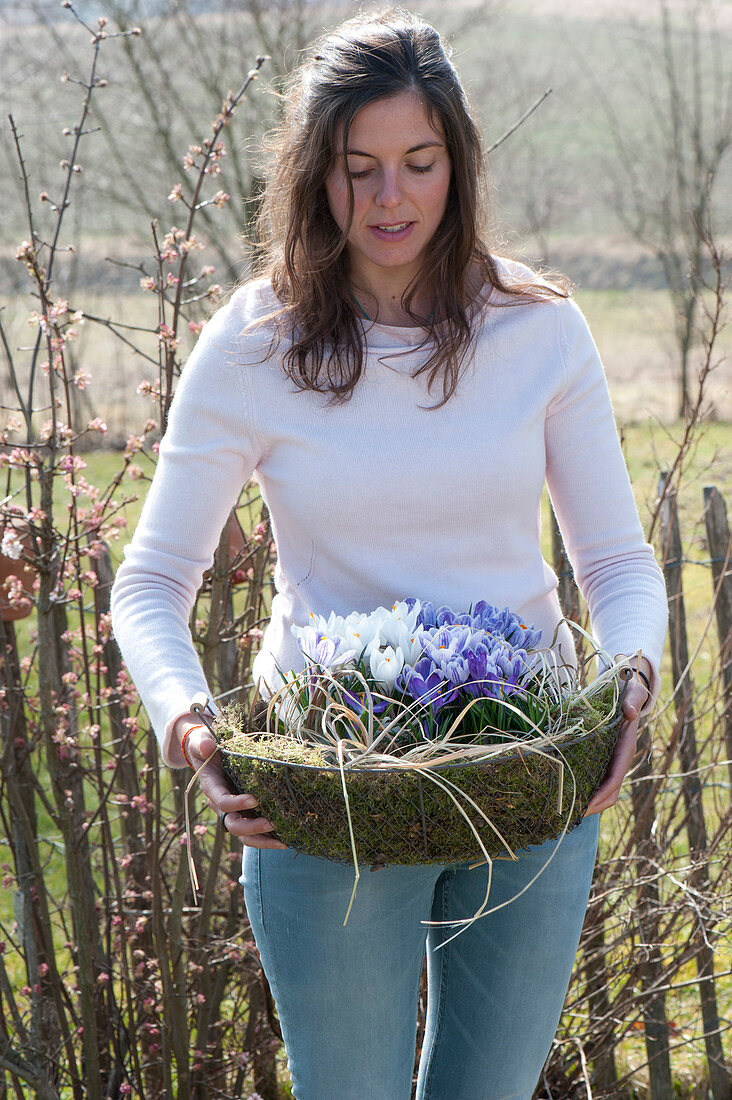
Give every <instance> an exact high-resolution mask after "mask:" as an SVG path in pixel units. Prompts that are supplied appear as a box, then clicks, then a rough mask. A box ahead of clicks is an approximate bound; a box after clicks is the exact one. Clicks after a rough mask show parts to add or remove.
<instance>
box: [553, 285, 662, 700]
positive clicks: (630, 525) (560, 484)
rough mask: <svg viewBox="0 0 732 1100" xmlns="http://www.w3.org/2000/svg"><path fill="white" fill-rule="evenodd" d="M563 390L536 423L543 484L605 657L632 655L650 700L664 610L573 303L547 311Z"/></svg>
mask: <svg viewBox="0 0 732 1100" xmlns="http://www.w3.org/2000/svg"><path fill="white" fill-rule="evenodd" d="M557 314H558V316H559V327H560V343H561V351H562V357H563V361H564V366H565V385H564V387H563V389H562V392H560V393H558V394H557V396H556V397H555V398H554V400H553V401H552V402H551V404H550V406H549V409H548V413H547V418H546V423H545V441H546V480H547V485H548V488H549V493H550V496H551V500H552V505H553V507H554V510H555V513H556V516H557V521H558V523H559V527H560V530H561V532H562V537H563V539H564V544H565V547H566V550H567V555H568V557H569V560H570V562H571V564H572V568H573V570H574V575H575V579H576V581H577V585H578V587H579V589H580V592H581V593H582V595H583V597H584V599H585V600H586V602H587V606H588V609H589V612H590V619H591V622H592V629H593V632H594V635H595V637H596V638H597V639H598V641H599V643H600V645H601V646H602V647H603V649H604V650H606V651H607V652H608V653H609V654H610V656H611V657H614V656H615V655H617V654H620V653H626V654H632V653H635V652H636V651H637V650H639V649H640V650H642V652H643V655H644V656H645V657H646V658H647V659H648V661H649V662H650V664H651V667H652V673H653V675H652V678H651V690H652V694H653V697H654V698H655V697H656V695H657V694H658V690H659V686H660V677H659V669H660V664H661V654H662V651H663V643H664V639H665V636H666V626H667V620H668V609H667V603H666V589H665V584H664V579H663V574H662V572H661V570H660V568H659V566H658V564H657V562H656V560H655V557H654V553H653V549H652V547H651V546H650V545H649V544H648V543H647V542H646V541H645V539H644V535H643V530H642V527H641V524H640V520H639V518H638V512H637V510H636V507H635V501H634V499H633V491H632V489H631V486H630V481H629V478H628V473H627V470H626V467H625V461H624V459H623V454H622V450H621V447H620V441H619V439H618V434H617V430H616V427H615V421H614V418H613V412H612V406H611V404H610V396H609V393H608V389H607V384H606V381H605V374H604V371H603V368H602V364H601V362H600V357H599V355H598V352H597V348H596V347H595V344H594V341H593V339H592V336H591V335H590V332H589V329H588V327H587V323H586V321H585V319H584V317H583V315H582V313H581V312H580V310H579V308H578V306H577V305H576V304H575V303H574V302H572V301H571V300H570V301H565V302H561V303H558V304H557Z"/></svg>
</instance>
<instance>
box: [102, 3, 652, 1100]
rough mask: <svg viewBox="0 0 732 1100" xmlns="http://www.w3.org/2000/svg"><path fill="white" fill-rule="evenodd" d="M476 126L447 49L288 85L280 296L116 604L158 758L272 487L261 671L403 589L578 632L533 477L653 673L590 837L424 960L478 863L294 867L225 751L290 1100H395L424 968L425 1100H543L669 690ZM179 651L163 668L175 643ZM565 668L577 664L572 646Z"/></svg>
mask: <svg viewBox="0 0 732 1100" xmlns="http://www.w3.org/2000/svg"><path fill="white" fill-rule="evenodd" d="M483 178H484V177H483V167H482V162H481V152H480V140H479V136H478V131H477V128H476V126H475V124H474V122H473V121H472V119H471V118H470V115H469V113H468V110H467V107H466V100H465V94H464V92H463V90H462V88H461V86H460V83H459V80H458V77H457V74H456V73H455V70H454V69H453V67H452V65H451V64H450V62H449V60H448V59H447V57H446V55H445V51H444V49H443V46H442V44H441V42H440V40H439V37H438V35H437V34H436V32H435V31H434V30H433V29H432V28H431V27H429V26H428V25H427V24H425V23H424V22H423V21H422V20H420V19H418V18H416V17H413V16H411V15H408V14H405V13H390V14H387V15H384V16H382V17H377V18H371V19H356V20H352V21H350V22H348V23H346V24H344V26H343V27H341V28H340V29H339V31H337V32H336V33H335V34H333V35H331V36H329V37H328V38H327V39H326V40H325V41H324V42H323V43H322V44H321V45H320V52H319V53H317V54H316V55H315V56H313V57H312V58H311V59H310V60H308V61H307V62H306V63H305V64H304V65H303V67H302V69H301V70H300V72H299V73H298V74H297V77H296V81H295V83H294V85H293V88H292V89H291V92H290V98H289V107H288V112H287V117H286V119H285V122H284V125H283V127H282V130H281V132H280V134H279V140H278V143H277V146H276V150H275V159H274V166H273V170H272V173H271V175H270V178H269V180H268V183H267V188H266V192H265V198H264V205H263V212H262V226H263V227H264V229H265V231H266V233H267V234H268V239H269V242H270V243H269V247H268V252H267V259H266V263H265V265H264V267H263V277H261V278H259V279H257V280H255V281H253V282H249V283H247V284H246V285H244V286H243V287H241V288H239V289H238V290H237V291H236V293H235V294H234V295H233V297H232V298H231V300H230V301H229V302H228V303H227V305H226V306H225V307H223V308H222V309H220V310H219V311H218V312H217V313H216V315H215V316H214V317H213V318H212V319H211V320H210V321H209V322H208V324H207V325H206V327H205V328H204V330H203V332H202V335H201V337H200V339H199V341H198V344H197V345H196V348H195V349H194V351H193V353H192V355H191V357H190V359H189V361H188V364H187V366H186V368H185V371H184V374H183V377H182V380H181V383H180V386H179V388H178V392H177V395H176V398H175V401H174V403H173V409H172V415H171V418H170V423H169V427H168V431H167V433H166V435H165V437H164V440H163V443H162V445H161V450H160V462H159V466H158V470H157V473H156V476H155V479H154V481H153V485H152V487H151V489H150V493H149V496H148V499H147V501H146V505H145V509H144V512H143V515H142V518H141V520H140V525H139V527H138V530H137V532H136V534H135V537H134V539H133V541H132V544H131V546H130V548H129V549H128V551H127V556H126V560H125V563H124V564H123V566H122V567H121V569H120V572H119V575H118V578H117V581H116V586H115V591H114V605H113V614H114V624H115V630H116V633H117V637H118V640H119V642H120V645H121V647H122V650H123V653H124V655H125V658H126V660H127V662H128V666H129V669H130V672H131V674H132V676H133V678H134V680H135V682H136V683H137V685H138V687H139V689H140V691H141V694H142V698H143V701H144V703H145V705H146V707H147V709H148V712H149V714H150V717H151V719H152V721H153V724H154V726H155V729H156V731H157V732H158V735H159V737H160V741H161V746H162V753H163V758H164V760H165V761H166V762H167V763H168V764H170V765H172V766H181V765H183V764H184V763H189V764H191V765H192V766H194V767H197V766H199V765H200V764H202V763H203V762H204V761H205V760H207V759H208V758H209V757H210V756H211V754H212V753H213V751H214V743H213V740H212V738H211V737H210V735H209V734H208V733H207V731H206V729H205V728H204V727H202V726H201V725H200V723H199V721H198V719H197V718H196V717H195V715H193V714H191V713H190V712H189V710H188V708H189V706H190V700H191V699H192V697H193V696H194V694H195V693H197V692H199V691H201V690H203V691H208V688H207V686H206V684H205V681H204V679H203V674H202V671H201V669H200V666H199V664H198V661H197V659H196V655H195V652H194V650H193V647H192V644H191V640H190V635H189V633H188V628H187V619H188V614H189V611H190V607H191V604H192V601H193V598H194V594H195V592H196V589H197V587H198V585H199V583H200V579H201V574H202V572H203V570H204V569H205V568H207V567H208V566H209V564H210V562H211V559H212V555H213V551H214V549H215V546H216V543H217V539H218V533H219V531H220V530H221V527H222V525H223V523H224V521H225V519H226V516H227V514H228V512H229V510H230V508H231V507H232V506H233V504H234V503H235V501H236V498H237V495H238V493H239V491H240V489H241V486H242V485H243V484H244V483H245V482H246V481H247V479H248V478H249V477H250V476H251V475H252V473H254V474H255V475H256V477H257V479H258V481H259V483H260V486H261V489H262V493H263V496H264V498H265V500H266V502H267V504H268V505H269V508H270V512H271V516H272V523H273V531H274V536H275V541H276V545H277V552H278V564H277V571H276V576H275V582H276V588H277V595H276V596H275V598H274V600H273V605H272V619H271V623H270V625H269V626H268V628H267V631H266V634H265V637H264V641H263V645H262V651H261V653H260V654H259V655H258V657H257V661H256V664H255V670H254V671H255V677H261V679H262V681H263V682H264V683H265V684H267V685H268V686H269V687H270V688H272V687H273V686H274V685H275V684H276V681H277V672H276V668H277V666H279V667H280V668H286V669H287V668H296V667H301V661H302V658H301V656H300V655H299V653H298V651H297V649H296V646H295V643H294V640H293V638H292V635H291V633H290V626H291V625H292V624H293V623H294V624H299V625H303V624H305V623H306V622H307V620H308V616H309V614H310V612H315V613H322V614H326V615H327V614H328V613H329V612H330V611H331V610H335V611H336V612H337V613H339V614H345V613H348V612H349V611H352V610H371V609H373V608H375V607H377V606H379V605H385V604H387V605H388V604H389V603H393V602H394V601H395V600H397V599H402V598H404V597H405V596H408V595H414V596H417V597H419V598H422V599H429V600H432V601H433V602H435V603H446V604H449V605H450V606H452V607H455V608H467V607H469V606H470V605H471V604H474V603H475V602H476V601H477V600H479V599H488V600H489V601H490V602H492V603H494V604H497V605H499V606H502V605H508V606H510V607H512V608H514V609H515V610H517V611H520V612H521V614H522V615H524V616H525V617H526V621H527V622H531V623H533V624H535V625H536V626H538V627H540V628H541V629H542V631H543V633H544V638H545V639H547V640H548V639H551V638H552V637H553V635H554V633H555V629H556V627H557V624H558V623H559V622H560V619H561V612H560V609H559V604H558V601H557V597H556V577H555V576H554V574H553V573H552V571H551V570H550V569H549V567H548V566H547V565H546V563H544V562H543V560H542V558H541V553H540V548H539V520H538V514H539V501H540V494H541V491H542V487H543V483H544V480H545V479H546V481H547V483H548V485H549V489H550V492H551V495H552V500H553V504H554V507H555V510H556V513H557V516H558V519H559V522H560V525H561V528H562V531H563V534H564V539H565V543H566V545H567V549H568V552H569V555H570V558H571V560H572V563H573V567H574V570H575V574H576V576H577V579H578V583H579V585H580V587H581V589H582V591H583V593H584V596H585V598H586V599H587V601H588V604H589V608H590V612H591V616H592V624H593V629H594V631H595V634H596V635H597V637H598V639H599V641H600V643H601V644H602V645H603V647H604V648H605V649H606V650H607V651H609V652H610V653H611V654H621V653H625V654H636V655H637V657H636V661H635V662H634V663H635V664H636V667H637V673H636V674H635V676H634V677H633V679H632V680H631V681H630V685H629V688H628V691H627V693H626V697H625V701H624V706H623V711H624V718H625V720H624V724H623V726H622V732H621V736H620V740H619V744H618V748H617V750H616V752H615V756H614V758H613V761H612V764H611V767H610V770H609V772H608V775H607V778H606V779H605V781H604V783H603V785H602V786H601V788H600V789H599V791H598V792H597V794H596V795H595V797H594V799H593V801H592V803H591V805H590V807H589V810H588V816H587V817H586V819H585V820H584V821H583V823H582V824H581V825H580V826H579V827H578V828H577V829H576V830H575V831H574V832H572V833H571V834H570V835H568V836H567V837H566V838H565V840H564V841H563V843H562V844H561V845H560V847H559V849H558V851H557V853H556V855H555V857H554V859H553V860H552V861H551V863H550V864H549V866H548V867H547V868H546V870H545V871H544V873H543V874H542V875H541V876H540V877H539V878H538V879H537V881H536V882H535V883H534V884H533V885H532V886H531V888H530V889H528V890H527V891H526V892H525V893H523V894H521V896H520V897H518V898H517V900H515V901H513V902H512V904H510V905H508V906H506V907H503V908H500V905H501V902H503V901H506V900H508V899H509V898H512V897H514V896H515V895H518V894H520V893H521V890H522V887H523V886H524V885H525V884H526V883H527V882H528V881H529V880H530V879H531V878H533V877H534V875H535V874H536V871H537V870H538V869H539V868H540V867H541V866H542V865H543V864H544V863H545V862H546V859H547V856H548V854H549V853H550V852H551V850H552V847H553V845H550V846H549V847H548V848H547V847H546V846H543V847H539V848H534V849H530V850H528V851H526V852H524V853H522V854H521V858H520V859H519V861H518V862H517V863H508V862H501V863H498V864H497V865H496V868H495V873H494V882H493V887H492V894H491V901H492V903H493V905H495V906H498V907H499V908H498V911H496V912H494V913H493V914H491V915H490V916H488V917H486V918H484V919H482V920H479V921H477V922H476V923H475V924H474V925H472V926H471V928H470V929H469V930H467V931H466V932H464V933H463V934H462V935H460V936H458V937H457V938H455V939H454V940H452V942H451V943H450V944H449V945H447V946H445V947H444V948H442V949H441V950H436V948H437V947H438V945H439V944H440V941H441V940H442V939H443V938H444V936H445V934H444V932H442V931H441V930H440V929H439V928H437V929H434V928H433V929H431V930H430V931H429V933H427V931H426V926H425V925H424V924H423V923H422V922H423V921H426V920H430V919H432V920H441V921H445V920H451V919H455V918H460V917H464V916H465V915H466V914H470V913H472V912H474V911H475V910H476V908H477V906H478V904H479V903H480V901H482V899H483V894H484V892H485V881H486V880H485V869H484V868H476V869H473V870H470V869H468V867H467V865H465V866H461V865H458V866H455V865H450V866H445V865H442V864H438V865H429V866H420V867H401V866H390V867H386V868H383V869H382V870H380V871H379V872H378V873H375V874H371V875H365V876H362V878H361V884H360V885H359V891H358V893H357V896H356V900H355V902H354V907H353V910H352V912H351V916H350V919H349V922H348V925H347V926H346V927H345V928H344V927H343V926H342V920H343V913H344V912H345V909H346V905H347V902H348V898H349V896H350V891H351V887H352V869H350V868H348V867H343V866H341V865H340V864H336V863H333V862H330V861H327V860H322V859H314V858H311V857H308V856H302V855H300V856H297V858H295V854H294V853H293V852H292V851H290V850H289V849H286V848H285V847H284V845H282V844H281V843H280V842H279V841H278V840H277V839H276V838H275V837H274V836H272V835H271V832H272V830H271V825H270V824H269V822H268V821H266V820H265V819H263V818H261V817H257V818H254V819H252V818H250V817H248V816H244V815H243V814H242V811H243V810H245V809H248V808H250V807H251V806H252V805H253V799H251V798H250V797H249V796H247V795H237V794H233V793H231V791H230V790H229V788H228V785H227V783H226V781H225V780H224V778H223V774H222V772H221V767H220V764H219V762H218V758H217V757H214V759H213V760H211V761H210V763H209V765H208V767H207V768H205V769H204V771H203V773H202V776H201V786H202V788H203V790H204V792H205V794H206V795H207V797H208V799H209V801H210V804H211V805H212V806H213V807H214V809H215V810H216V811H217V812H219V813H220V814H222V815H224V819H225V825H226V828H227V829H228V830H229V831H230V832H231V833H233V834H234V835H235V836H237V837H239V838H240V839H241V841H242V843H243V844H244V859H243V871H242V880H241V881H242V884H243V886H244V891H245V898H246V904H247V912H248V915H249V918H250V921H251V924H252V929H253V931H254V935H255V938H256V942H257V945H258V947H259V951H260V955H261V959H262V963H263V966H264V970H265V973H266V974H267V977H268V979H269V982H270V985H271V987H272V990H273V993H274V997H275V1001H276V1004H277V1009H278V1013H279V1016H280V1021H281V1024H282V1029H283V1034H284V1038H285V1045H286V1048H287V1053H288V1058H289V1065H290V1071H291V1075H292V1079H293V1088H294V1093H295V1095H296V1096H297V1097H298V1100H356V1098H358V1100H367V1098H373V1100H407V1098H408V1097H409V1095H410V1082H411V1076H412V1068H413V1058H414V1043H415V1029H416V1018H417V997H418V988H419V981H420V971H421V966H422V959H423V954H424V951H425V947H426V950H427V957H428V978H429V1006H428V1013H427V1029H426V1034H425V1038H424V1043H423V1048H422V1055H421V1062H420V1070H419V1081H418V1088H417V1095H418V1097H419V1098H420V1100H428V1098H431V1100H478V1098H481V1097H484V1098H485V1100H498V1098H499V1097H500V1098H508V1097H511V1098H519V1100H529V1097H530V1096H531V1094H532V1091H533V1088H534V1086H535V1084H536V1081H537V1079H538V1076H539V1073H540V1071H541V1067H542V1064H543V1062H544V1059H545V1057H546V1055H547V1052H548V1050H549V1047H550V1044H551V1040H552V1037H553V1035H554V1032H555V1029H556V1026H557V1023H558V1020H559V1015H560V1011H561V1007H562V1002H563V998H564V994H565V992H566V988H567V984H568V981H569V977H570V972H571V968H572V963H573V959H574V955H575V952H576V949H577V943H578V940H579V934H580V929H581V926H582V919H583V915H584V911H585V908H586V904H587V898H588V892H589V888H590V880H591V876H592V868H593V863H594V858H595V850H596V844H597V834H598V822H599V816H598V815H599V813H600V811H601V810H604V809H607V808H608V807H610V806H612V805H613V804H614V802H615V801H616V799H617V797H618V791H619V789H620V785H621V783H622V780H623V777H624V775H625V773H626V772H627V770H628V768H629V766H630V763H631V761H632V758H633V753H634V750H635V742H636V731H637V725H638V718H639V714H640V711H641V710H642V709H643V708H644V707H645V706H646V705H648V703H649V702H650V701H651V699H652V697H653V696H655V694H656V692H657V688H658V682H659V680H658V666H659V661H660V654H661V647H662V644H663V638H664V633H665V626H666V608H665V597H664V586H663V580H662V576H661V574H660V571H659V570H658V567H657V565H656V564H655V562H654V559H653V553H652V550H651V548H650V547H649V546H647V545H646V544H645V543H644V540H643V535H642V531H641V528H640V524H639V521H638V517H637V514H636V511H635V507H634V503H633V497H632V493H631V489H630V486H629V484H628V479H627V474H626V471H625V467H624V464H623V460H622V455H621V452H620V448H619V444H618V440H617V435H616V431H615V427H614V423H613V419H612V411H611V408H610V403H609V399H608V396H607V390H606V387H605V382H604V376H603V372H602V367H601V365H600V362H599V359H598V356H597V352H596V350H595V347H594V344H593V342H592V339H591V337H590V335H589V333H588V331H587V327H586V324H585V322H584V319H583V318H582V315H581V314H580V312H579V310H578V309H577V307H576V306H575V305H574V304H573V303H572V301H571V300H570V299H569V298H568V296H567V293H566V291H565V290H563V289H562V288H561V286H554V285H553V284H551V283H549V282H547V281H546V280H542V279H540V278H538V277H537V276H536V275H535V274H534V273H533V272H531V271H530V270H529V269H528V268H526V267H523V266H522V265H519V264H515V263H511V262H510V261H506V260H502V259H499V258H497V257H495V256H493V255H492V254H491V253H490V251H489V249H488V247H487V245H486V244H485V243H484V238H483V235H482V233H483V224H482V223H483V220H484V209H485V207H484V198H483ZM162 638H164V639H165V649H164V654H165V656H164V660H161V656H160V642H161V639H162ZM555 644H556V648H557V649H558V650H561V654H562V656H563V657H564V658H565V659H572V656H573V650H572V639H571V635H570V633H569V630H568V628H567V627H566V626H560V627H559V631H558V634H557V639H556V643H555Z"/></svg>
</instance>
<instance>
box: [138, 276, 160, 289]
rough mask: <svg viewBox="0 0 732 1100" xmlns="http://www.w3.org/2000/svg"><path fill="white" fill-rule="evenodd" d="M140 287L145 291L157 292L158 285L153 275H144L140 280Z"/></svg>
mask: <svg viewBox="0 0 732 1100" xmlns="http://www.w3.org/2000/svg"><path fill="white" fill-rule="evenodd" d="M140 286H141V287H142V289H143V290H155V286H156V283H155V280H154V279H153V277H152V275H143V277H142V278H141V279H140Z"/></svg>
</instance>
